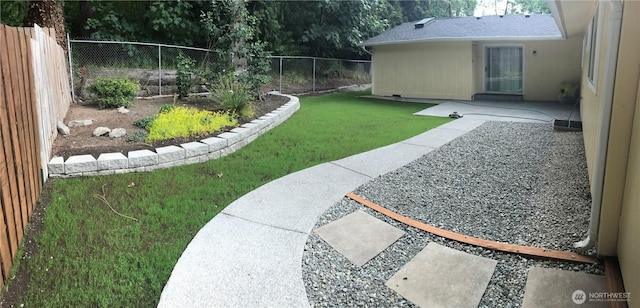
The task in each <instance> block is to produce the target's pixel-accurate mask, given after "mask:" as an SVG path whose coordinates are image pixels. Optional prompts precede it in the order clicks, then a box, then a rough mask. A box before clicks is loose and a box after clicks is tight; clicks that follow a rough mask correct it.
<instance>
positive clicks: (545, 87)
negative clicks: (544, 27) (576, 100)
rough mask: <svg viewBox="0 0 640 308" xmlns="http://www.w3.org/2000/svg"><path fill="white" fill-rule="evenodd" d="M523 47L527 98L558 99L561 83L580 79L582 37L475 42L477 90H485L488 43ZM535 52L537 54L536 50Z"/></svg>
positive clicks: (539, 99)
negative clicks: (486, 48) (485, 53)
mask: <svg viewBox="0 0 640 308" xmlns="http://www.w3.org/2000/svg"><path fill="white" fill-rule="evenodd" d="M501 45H507V46H508V45H513V46H524V96H523V99H524V100H528V101H557V100H558V93H559V90H560V83H561V82H564V81H571V82H575V83H576V84H578V83H579V82H580V57H579V56H576V55H580V50H581V49H582V37H570V38H569V39H567V40H551V41H504V42H503V41H501V42H495V41H476V42H473V52H472V53H473V58H474V61H473V65H474V68H473V72H474V88H473V90H474V93H482V92H484V68H485V56H484V52H485V51H484V49H485V46H501ZM534 51H535V53H534Z"/></svg>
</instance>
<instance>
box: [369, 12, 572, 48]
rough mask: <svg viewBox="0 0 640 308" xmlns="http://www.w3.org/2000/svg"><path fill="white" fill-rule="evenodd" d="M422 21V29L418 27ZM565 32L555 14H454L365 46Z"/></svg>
mask: <svg viewBox="0 0 640 308" xmlns="http://www.w3.org/2000/svg"><path fill="white" fill-rule="evenodd" d="M417 23H422V24H423V25H424V26H423V27H421V28H418V27H416V24H417ZM561 38H562V33H561V32H560V30H559V29H558V26H557V24H556V22H555V20H554V19H553V17H552V16H551V15H503V16H497V15H496V16H483V17H473V16H471V17H451V18H436V19H423V20H421V21H414V22H407V23H404V24H401V25H399V26H397V27H395V28H393V29H391V30H388V31H386V32H384V33H382V34H380V35H378V36H375V37H372V38H370V39H368V40H366V41H365V42H363V43H361V44H360V45H361V46H374V45H389V44H402V43H418V42H427V41H478V40H487V41H490V40H495V41H505V40H549V39H561Z"/></svg>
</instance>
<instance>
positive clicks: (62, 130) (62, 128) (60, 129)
mask: <svg viewBox="0 0 640 308" xmlns="http://www.w3.org/2000/svg"><path fill="white" fill-rule="evenodd" d="M57 126H58V132H59V133H60V134H62V135H64V136H66V135H69V134H70V133H71V130H70V129H69V127H67V126H66V125H64V123H62V121H58V124H57Z"/></svg>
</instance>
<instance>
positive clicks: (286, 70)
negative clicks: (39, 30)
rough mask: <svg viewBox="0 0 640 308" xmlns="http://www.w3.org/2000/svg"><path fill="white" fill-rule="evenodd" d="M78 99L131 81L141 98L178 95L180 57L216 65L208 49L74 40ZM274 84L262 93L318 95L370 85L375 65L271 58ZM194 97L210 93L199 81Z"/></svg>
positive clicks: (202, 65)
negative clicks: (95, 87)
mask: <svg viewBox="0 0 640 308" xmlns="http://www.w3.org/2000/svg"><path fill="white" fill-rule="evenodd" d="M69 47H70V48H69V50H70V58H71V63H70V65H71V73H72V76H73V78H72V82H73V95H74V98H75V97H85V96H86V88H87V86H89V85H91V83H92V82H93V81H94V80H95V79H97V78H103V77H105V78H129V79H132V80H135V81H137V82H139V83H140V92H139V93H138V96H154V95H163V94H174V93H177V89H178V87H177V83H176V77H177V62H178V61H177V57H178V54H179V53H182V54H184V55H186V56H189V57H190V58H191V59H193V60H195V63H196V67H198V68H202V69H205V68H208V67H211V66H213V60H214V59H211V57H212V56H213V54H212V53H209V52H208V50H207V49H202V48H194V47H185V46H175V45H166V44H152V43H136V42H115V41H89V40H69ZM271 60H272V61H271V72H270V74H269V75H270V77H271V78H270V82H269V83H268V84H267V85H265V86H264V87H263V90H264V91H265V92H266V91H272V90H277V91H280V92H282V93H288V94H304V93H314V92H320V91H325V90H330V89H336V88H339V87H343V86H350V85H363V84H369V83H371V74H370V69H371V62H370V61H364V60H341V59H326V58H313V57H289V56H273V57H271ZM195 84H196V86H195V87H194V88H193V89H192V92H206V91H208V89H207V85H206V84H205V81H204V80H202V81H201V80H196V82H195Z"/></svg>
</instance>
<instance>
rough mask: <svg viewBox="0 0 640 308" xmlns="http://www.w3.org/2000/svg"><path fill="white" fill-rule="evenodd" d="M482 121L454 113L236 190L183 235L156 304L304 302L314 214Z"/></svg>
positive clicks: (297, 304) (289, 304)
mask: <svg viewBox="0 0 640 308" xmlns="http://www.w3.org/2000/svg"><path fill="white" fill-rule="evenodd" d="M484 122H485V121H484V120H474V119H467V118H465V119H459V120H456V121H453V122H450V123H447V124H445V125H442V126H440V127H437V128H435V129H432V130H430V131H427V132H425V133H423V134H420V135H418V136H415V137H413V138H410V139H407V140H405V141H402V142H399V143H395V144H392V145H389V146H385V147H382V148H378V149H375V150H372V151H369V152H365V153H361V154H358V155H354V156H351V157H347V158H344V159H341V160H337V161H333V162H329V163H324V164H321V165H318V166H314V167H311V168H308V169H305V170H302V171H298V172H296V173H292V174H290V175H287V176H285V177H282V178H280V179H277V180H274V181H272V182H270V183H268V184H265V185H264V186H262V187H259V188H258V189H256V190H254V191H252V192H250V193H248V194H246V195H244V196H243V197H241V198H240V199H238V200H236V201H235V202H233V203H232V204H230V205H229V206H228V207H227V208H226V209H225V210H223V211H222V213H220V214H219V215H217V216H216V217H214V218H213V219H212V220H211V221H210V222H209V223H207V224H206V225H205V226H204V227H203V228H202V229H201V230H200V231H199V232H198V234H196V236H195V237H194V239H193V240H192V241H191V243H189V245H188V246H187V248H186V250H185V251H184V253H183V254H182V256H181V257H180V259H179V260H178V263H177V264H176V266H175V267H174V269H173V272H172V273H171V277H170V278H169V281H168V282H167V284H166V286H165V288H164V290H163V292H162V295H161V297H160V303H159V305H158V306H159V307H302V306H309V302H308V300H307V295H306V291H305V287H304V282H303V281H302V266H301V260H302V254H303V251H304V246H305V243H306V241H307V236H308V235H309V233H310V232H311V231H312V228H313V227H314V225H315V224H316V220H317V218H318V217H319V216H320V215H321V214H322V213H323V212H324V211H325V210H326V209H328V208H329V207H330V206H331V205H333V204H335V203H336V202H338V201H339V200H340V199H342V198H343V197H344V195H345V194H347V193H348V192H350V191H352V190H354V189H355V188H357V187H358V186H360V185H362V184H364V183H366V182H367V181H369V180H371V179H372V178H374V177H377V176H379V175H382V174H384V173H387V172H389V171H392V170H395V169H397V168H399V167H401V166H403V165H406V164H407V163H409V162H411V161H413V160H415V159H417V158H419V157H421V156H423V155H425V154H427V153H429V152H430V151H433V150H434V149H436V148H438V147H440V146H442V145H444V144H446V143H448V142H449V141H451V140H453V139H455V138H457V137H459V136H461V135H463V134H465V133H467V132H469V131H471V130H473V129H474V128H476V127H478V126H479V125H481V124H482V123H484Z"/></svg>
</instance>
